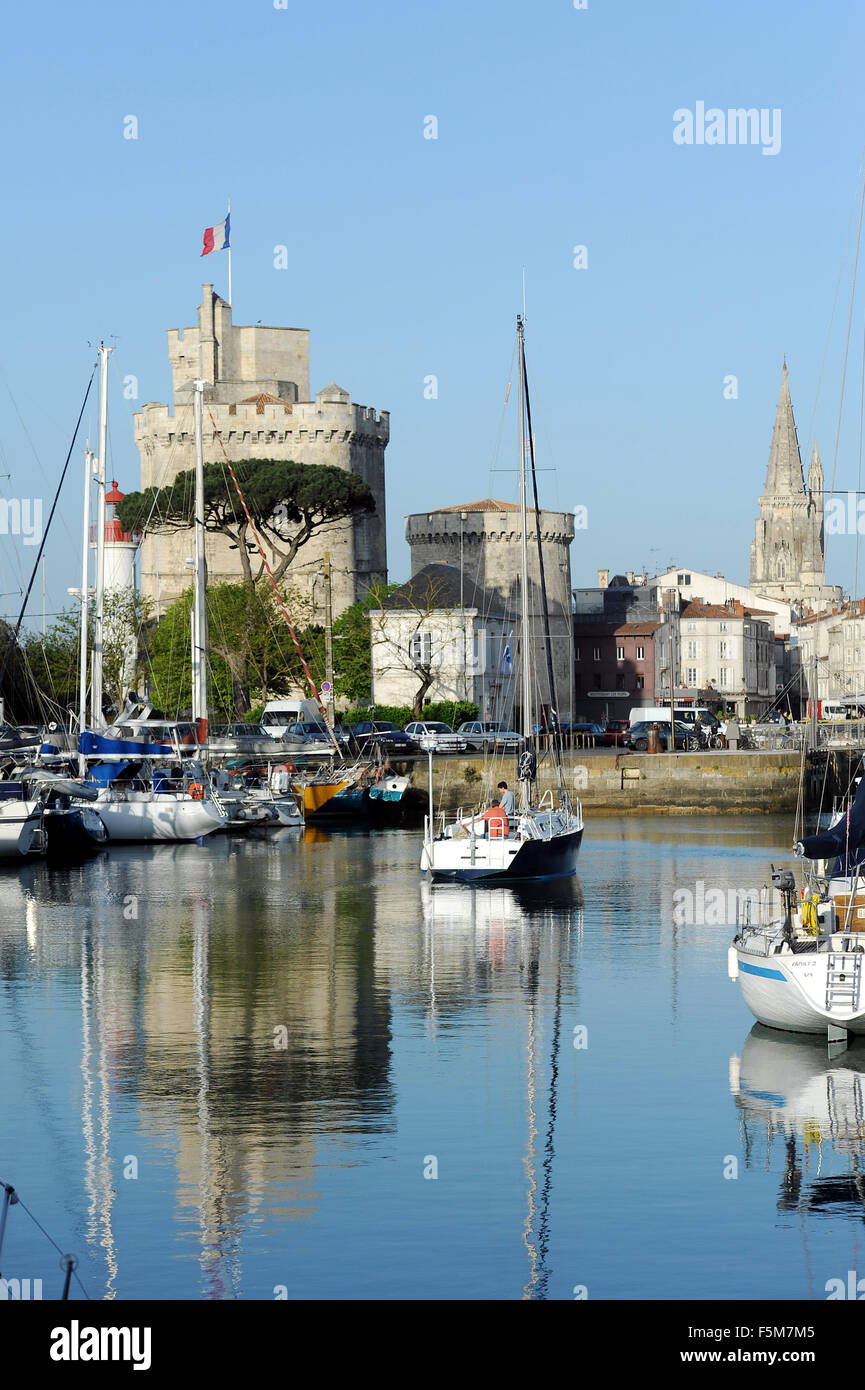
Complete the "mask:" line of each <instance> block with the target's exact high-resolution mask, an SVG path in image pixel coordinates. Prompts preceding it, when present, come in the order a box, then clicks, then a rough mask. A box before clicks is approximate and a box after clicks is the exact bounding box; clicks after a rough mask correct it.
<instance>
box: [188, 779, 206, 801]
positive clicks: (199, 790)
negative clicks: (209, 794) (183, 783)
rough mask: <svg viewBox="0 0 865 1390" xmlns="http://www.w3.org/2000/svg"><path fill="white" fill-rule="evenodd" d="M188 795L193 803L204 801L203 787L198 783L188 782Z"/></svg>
mask: <svg viewBox="0 0 865 1390" xmlns="http://www.w3.org/2000/svg"><path fill="white" fill-rule="evenodd" d="M189 795H190V796H191V797H192V800H193V801H203V800H204V787H203V786H202V785H201V783H200V782H190V784H189Z"/></svg>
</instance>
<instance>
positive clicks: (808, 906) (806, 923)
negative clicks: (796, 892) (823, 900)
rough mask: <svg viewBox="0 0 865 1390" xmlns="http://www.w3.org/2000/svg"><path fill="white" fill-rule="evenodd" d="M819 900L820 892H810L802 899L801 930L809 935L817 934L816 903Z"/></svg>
mask: <svg viewBox="0 0 865 1390" xmlns="http://www.w3.org/2000/svg"><path fill="white" fill-rule="evenodd" d="M819 902H820V894H819V893H812V894H811V896H810V897H808V898H803V900H802V930H803V931H805V932H807V933H808V935H809V936H816V935H817V928H818V922H817V904H818V903H819Z"/></svg>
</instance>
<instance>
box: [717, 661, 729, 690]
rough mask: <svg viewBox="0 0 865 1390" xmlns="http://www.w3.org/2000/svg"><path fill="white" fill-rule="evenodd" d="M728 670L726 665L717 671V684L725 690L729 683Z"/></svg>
mask: <svg viewBox="0 0 865 1390" xmlns="http://www.w3.org/2000/svg"><path fill="white" fill-rule="evenodd" d="M729 678H730V672H729V670H728V668H727V667H726V666H722V667H721V670H720V671H719V673H718V684H719V685H720V687H721V689H722V690H726V689H727V686H728V684H729Z"/></svg>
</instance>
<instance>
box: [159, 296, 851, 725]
mask: <svg viewBox="0 0 865 1390" xmlns="http://www.w3.org/2000/svg"><path fill="white" fill-rule="evenodd" d="M168 354H169V360H170V363H171V369H172V377H173V404H172V405H171V406H169V405H168V404H164V403H161V402H149V403H147V404H146V405H144V406H143V407H142V408H141V410H140V411H138V413H137V414H136V416H135V440H136V444H137V446H138V449H139V452H140V458H141V487H142V488H145V487H148V486H154V485H156V486H162V485H165V484H167V483H169V482H171V481H173V479H174V478H175V477H176V476H177V474H178V472H180V471H181V470H183V469H187V468H190V467H192V465H193V435H192V408H191V402H192V383H193V381H194V380H196V379H202V380H203V381H204V382H205V393H204V399H205V411H204V422H205V440H204V444H205V458H206V459H207V460H208V461H212V460H218V459H220V458H223V457H225V456H227V457H228V458H229V459H230V460H231V461H232V462H235V461H237V460H240V459H245V458H251V457H255V458H267V459H275V460H287V459H294V460H296V461H298V462H300V463H309V464H313V463H317V464H330V465H332V466H335V467H337V468H344V469H347V470H349V471H350V472H353V473H355V474H356V475H358V476H359V477H362V478H363V479H364V480H365V481H366V482H367V483H368V484H369V487H370V489H371V490H372V493H373V496H374V498H375V503H376V507H375V512H374V513H372V514H369V515H364V516H362V517H359V518H357V519H355V520H352V521H346V522H343V523H339V524H336V525H333V526H331V527H329V528H327V529H326V530H324V531H321V532H319V533H318V534H317V535H315V536H314V537H313V538H312V539H311V540H310V541H309V542H307V544H306V545H304V547H303V549H302V550H301V551H300V552H299V553H298V556H297V559H296V560H295V562H294V563H293V564H292V566H291V569H290V571H289V574H288V577H289V579H290V581H291V583H292V584H293V585H295V586H296V587H298V588H299V589H301V590H302V591H305V592H306V593H307V595H308V596H309V598H310V599H311V601H312V603H313V605H314V608H315V611H316V614H317V616H318V618H319V620H320V621H321V620H323V618H324V612H323V598H324V594H323V586H322V585H321V584H320V583H319V582H318V581H319V579H320V577H321V572H322V565H323V557H324V553H325V551H327V552H328V553H329V555H330V558H331V573H332V576H333V588H332V600H333V612H334V615H335V616H338V615H339V613H340V612H342V611H344V609H345V608H347V607H348V606H349V605H350V604H351V603H353V602H355V601H356V600H357V599H359V598H362V597H363V596H364V595H366V594H367V593H368V591H369V589H370V586H371V585H373V584H375V583H377V582H381V581H384V580H385V579H386V578H387V576H388V565H387V549H386V537H385V516H386V505H385V503H386V498H385V449H386V447H387V444H388V440H389V435H390V423H389V415H388V412H387V411H384V410H376V409H375V408H372V407H369V406H363V405H358V404H357V403H355V402H353V401H352V400H351V397H350V395H349V393H348V392H347V391H345V390H344V389H343V388H342V387H340V386H337V385H336V384H335V383H333V382H332V383H331V384H330V385H329V386H326V387H324V388H323V389H322V390H320V391H318V392H317V393H316V394H315V395H313V394H312V393H311V390H310V373H309V333H308V331H307V330H306V329H297V328H275V327H265V326H262V325H261V324H256V325H236V324H234V322H233V320H232V313H231V308H230V306H229V305H228V304H227V303H226V302H225V301H224V300H223V299H222V298H221V297H220V296H219V295H218V294H216V293H215V292H214V290H213V286H212V285H204V286H203V293H202V302H201V305H200V306H199V309H198V322H197V325H196V326H195V327H191V328H186V329H184V330H177V329H171V330H169V333H168ZM823 512H824V496H823V470H822V467H821V464H820V459H819V454H818V452H817V449H816V445H815V447H814V450H813V454H812V457H811V460H810V464H809V467H808V472H807V477H806V475H805V474H804V472H803V468H802V460H801V455H800V450H799V442H798V437H797V433H796V426H795V421H794V418H793V408H792V403H791V398H790V390H789V382H788V376H787V366H786V363H785V364H784V367H783V371H782V381H781V391H780V395H779V398H778V405H777V409H776V414H775V422H774V427H773V432H772V441H771V446H770V453H769V463H768V467H767V471H766V481H765V487H764V490H763V495H762V496H761V497H760V499H759V516H758V519H757V522H756V527H755V534H754V540H753V542H752V545H751V556H750V561H751V563H750V582H749V584H748V585H741V584H735V583H732V582H730V581H728V580H727V579H725V578H724V577H723V576H722V575H719V574H715V575H710V574H707V573H705V572H702V571H699V570H694V569H689V568H685V567H682V566H679V567H675V568H673V569H670V570H668V571H666V572H665V573H663V574H659V575H654V576H649V575H645V574H634V573H633V572H628V573H625V574H616V575H613V576H612V577H611V576H610V573H609V572H608V571H601V572H599V574H598V581H597V584H596V585H593V586H592V587H586V588H579V587H574V586H573V584H572V580H571V549H572V543H573V540H574V517H573V515H571V514H570V513H567V512H564V513H563V512H554V511H548V510H544V511H542V512H541V514H540V549H541V552H542V554H543V564H544V578H545V583H546V589H547V594H548V599H549V613H550V626H551V633H552V653H553V665H554V671H555V681H556V686H557V700H558V706H559V711H560V714H561V715H562V716H563V717H572V718H586V719H600V718H603V717H616V716H621V717H626V716H627V714H628V712H629V711H630V709H631V708H633V707H634V706H638V705H646V706H648V705H651V704H653V703H655V702H656V701H658V700H669V698H670V696H671V693H672V695H674V696H675V697H676V698H677V699H688V700H690V699H693V700H694V701H699V702H702V703H708V704H710V705H719V704H724V705H725V706H727V707H729V708H735V709H736V711H737V712H738V713H739V714H740V716H748V715H750V714H760V713H762V712H763V710H765V708H766V706H767V705H769V704H771V703H772V701H774V700H775V699H776V697H777V696H778V695H779V692H781V691H782V690H784V691H786V692H787V694H785V696H784V701H785V707H786V700H787V698H788V696H789V700H790V704H791V706H792V707H794V709H795V708H796V707H797V706H798V698H799V690H800V685H801V681H802V677H800V670H801V671H803V672H804V673H805V678H806V679H807V688H808V690H812V689H813V690H814V691H815V693H817V694H818V695H819V696H820V698H823V699H826V698H828V697H829V696H832V695H836V696H837V695H841V694H853V693H856V692H855V690H854V687H856V686H857V685H858V669H859V665H860V656H861V654H862V651H863V650H865V634H863V623H865V614H863V613H862V612H860V605H851V604H850V603H849V602H845V601H844V600H843V597H842V594H841V591H840V590H839V589H837V588H834V587H833V586H830V585H827V584H826V582H825V537H824V521H823ZM406 538H407V541H408V544H409V547H410V552H411V575H410V578H409V579H408V580H407V581H406V583H405V584H403V585H401V586H400V589H399V590H398V591H397V592H396V593H395V594H393V595H392V596H391V598H389V599H388V600H387V602H386V603H385V604H384V605H383V607H382V608H381V609H380V610H377V611H375V612H373V614H372V615H371V623H372V666H373V686H372V690H371V692H370V697H371V701H372V702H373V703H377V704H411V703H413V702H414V701H415V699H416V697H419V698H420V699H421V700H422V701H437V700H469V701H472V702H474V703H476V704H477V705H478V707H479V709H480V710H481V713H482V714H483V715H484V716H485V717H488V718H501V719H505V720H508V721H510V720H512V719H513V718H514V702H515V695H514V692H515V689H516V688H517V686H518V684H519V682H518V680H516V679H515V677H516V676H517V674H518V670H519V665H520V662H521V660H522V659H523V652H522V636H521V633H520V627H519V620H518V617H517V614H518V613H519V610H520V592H519V574H520V540H521V534H520V516H519V509H518V507H517V506H516V505H515V504H514V503H513V502H508V501H502V500H499V499H496V498H485V499H482V500H480V501H475V502H467V503H464V504H457V505H445V506H439V507H437V508H434V509H432V510H430V511H427V512H422V513H417V514H413V515H411V516H409V517H407V519H406ZM528 540H529V586H530V595H529V597H530V607H531V609H532V611H533V612H534V613H535V614H537V615H538V616H537V617H536V618H535V619H534V620H533V622H534V627H533V628H532V629H531V630H530V632H529V633H528V634H527V638H526V655H527V660H528V661H529V663H530V666H531V670H532V673H533V680H534V683H535V693H536V705H537V707H538V708H540V707H542V706H544V705H548V704H549V702H550V691H549V686H548V681H547V663H546V658H545V654H544V650H543V643H542V638H541V630H540V604H539V602H538V599H539V591H540V566H539V558H538V545H537V536H536V534H535V528H534V522H533V520H532V521H530V535H529V537H528ZM189 549H190V541H189V538H188V536H187V535H186V533H185V532H175V533H173V534H165V533H161V532H159V531H157V530H151V531H148V532H146V533H145V535H144V537H143V541H142V543H141V559H140V583H141V588H142V591H143V592H144V593H145V594H146V595H148V596H149V597H150V599H151V600H152V603H153V606H154V609H155V611H156V613H157V614H161V613H163V612H164V611H165V609H166V607H167V606H168V605H169V604H170V603H171V602H172V601H173V600H174V599H175V598H176V597H177V596H178V595H179V593H180V592H181V591H182V590H183V589H184V588H185V587H187V585H188V582H189V579H188V569H187V566H186V556H187V554H188V553H189ZM208 573H209V577H210V579H211V580H213V581H222V580H233V579H238V578H239V577H240V568H239V563H238V558H237V551H236V549H234V548H233V547H232V546H231V544H230V542H229V540H228V539H227V538H224V537H221V536H219V537H215V538H214V537H209V538H208ZM857 644H858V645H857Z"/></svg>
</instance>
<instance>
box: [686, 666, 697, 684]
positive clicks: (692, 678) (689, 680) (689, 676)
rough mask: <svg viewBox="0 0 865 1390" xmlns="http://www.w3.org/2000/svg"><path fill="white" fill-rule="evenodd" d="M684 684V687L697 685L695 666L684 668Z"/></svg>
mask: <svg viewBox="0 0 865 1390" xmlns="http://www.w3.org/2000/svg"><path fill="white" fill-rule="evenodd" d="M685 684H686V685H696V684H697V668H696V666H688V667H687V668H686V670H685Z"/></svg>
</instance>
